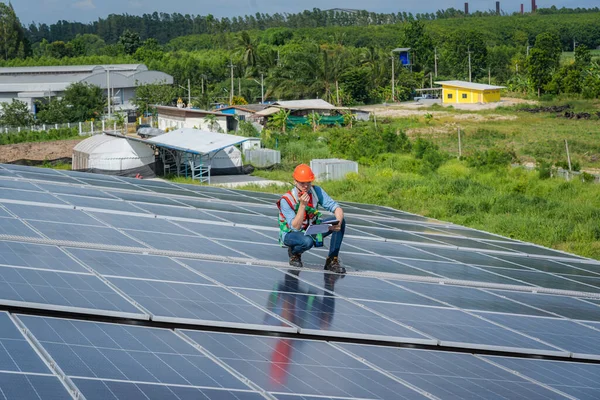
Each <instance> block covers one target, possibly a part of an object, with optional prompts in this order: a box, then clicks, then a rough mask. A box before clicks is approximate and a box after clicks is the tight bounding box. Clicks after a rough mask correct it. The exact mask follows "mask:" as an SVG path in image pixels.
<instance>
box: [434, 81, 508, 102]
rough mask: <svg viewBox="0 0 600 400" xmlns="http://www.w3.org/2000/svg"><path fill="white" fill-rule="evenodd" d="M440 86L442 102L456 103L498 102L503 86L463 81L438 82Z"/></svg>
mask: <svg viewBox="0 0 600 400" xmlns="http://www.w3.org/2000/svg"><path fill="white" fill-rule="evenodd" d="M435 83H436V84H438V85H442V99H443V100H442V102H443V103H444V104H456V103H471V104H472V103H495V102H498V101H500V89H504V86H494V85H485V84H483V83H473V82H463V81H439V82H435Z"/></svg>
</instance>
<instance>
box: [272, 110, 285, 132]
mask: <svg viewBox="0 0 600 400" xmlns="http://www.w3.org/2000/svg"><path fill="white" fill-rule="evenodd" d="M289 118H290V111H289V110H284V109H283V108H282V109H281V110H279V112H278V113H276V114H273V116H271V120H270V121H269V123H270V125H271V126H272V127H273V129H277V130H279V131H281V132H283V133H285V131H286V128H287V123H288V119H289Z"/></svg>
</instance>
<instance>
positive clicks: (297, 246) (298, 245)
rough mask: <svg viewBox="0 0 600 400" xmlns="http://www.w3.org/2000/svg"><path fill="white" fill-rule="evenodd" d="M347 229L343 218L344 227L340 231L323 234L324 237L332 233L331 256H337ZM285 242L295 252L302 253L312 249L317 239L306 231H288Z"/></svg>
mask: <svg viewBox="0 0 600 400" xmlns="http://www.w3.org/2000/svg"><path fill="white" fill-rule="evenodd" d="M345 230H346V220H345V219H344V220H342V227H341V229H340V230H339V231H337V232H333V231H329V232H327V233H324V234H323V238H325V237H327V236H329V235H331V243H330V244H329V257H337V256H338V254H339V253H340V247H342V240H343V239H344V231H345ZM283 244H284V245H286V246H287V247H289V248H290V249H292V253H293V254H302V253H304V252H305V251H306V250H310V249H311V248H312V247H313V246H314V245H315V241H314V240H313V238H312V237H311V236H306V235H305V234H304V232H288V233H286V234H285V238H284V239H283Z"/></svg>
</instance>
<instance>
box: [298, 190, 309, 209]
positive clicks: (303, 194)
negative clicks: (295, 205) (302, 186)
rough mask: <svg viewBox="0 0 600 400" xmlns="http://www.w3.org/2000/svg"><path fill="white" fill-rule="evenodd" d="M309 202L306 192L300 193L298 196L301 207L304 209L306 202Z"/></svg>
mask: <svg viewBox="0 0 600 400" xmlns="http://www.w3.org/2000/svg"><path fill="white" fill-rule="evenodd" d="M309 201H310V196H309V195H308V193H307V192H304V193H302V196H300V205H301V206H303V207H306V206H307V205H308V202H309Z"/></svg>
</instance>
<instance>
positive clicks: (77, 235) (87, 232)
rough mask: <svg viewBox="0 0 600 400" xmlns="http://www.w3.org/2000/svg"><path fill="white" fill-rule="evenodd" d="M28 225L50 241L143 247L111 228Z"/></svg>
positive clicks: (42, 223) (50, 224) (46, 224)
mask: <svg viewBox="0 0 600 400" xmlns="http://www.w3.org/2000/svg"><path fill="white" fill-rule="evenodd" d="M29 223H30V224H31V225H33V226H34V227H35V228H36V229H38V230H39V231H40V232H42V233H43V234H44V235H46V236H48V237H49V238H50V239H56V240H70V241H74V242H90V243H100V244H110V245H115V246H133V247H145V246H144V245H142V244H141V243H139V242H136V241H135V240H133V239H130V238H128V237H127V236H125V235H123V234H122V233H120V232H118V231H117V230H115V229H112V228H104V227H101V226H87V225H72V224H62V223H56V222H40V221H30V222H29Z"/></svg>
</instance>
